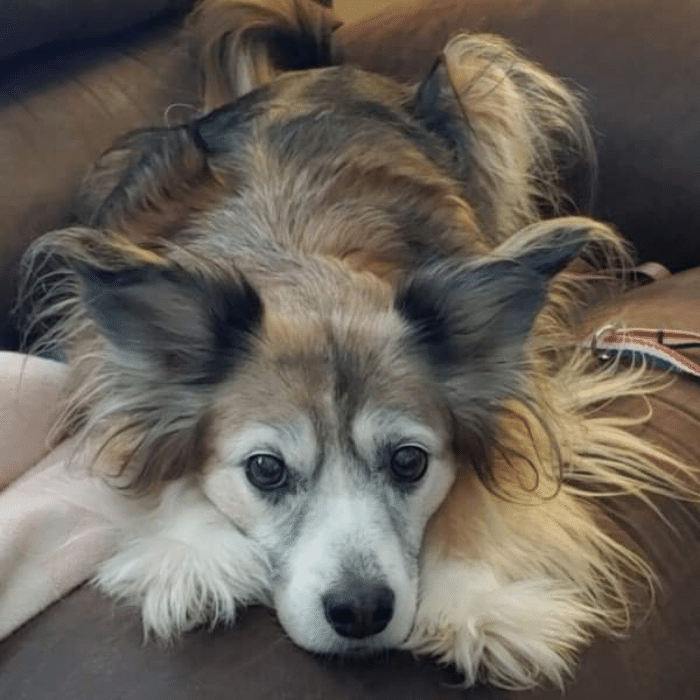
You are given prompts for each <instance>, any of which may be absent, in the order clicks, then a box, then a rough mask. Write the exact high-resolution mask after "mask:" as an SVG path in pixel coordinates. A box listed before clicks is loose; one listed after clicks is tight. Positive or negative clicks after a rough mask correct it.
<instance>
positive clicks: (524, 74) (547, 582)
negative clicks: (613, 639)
mask: <svg viewBox="0 0 700 700" xmlns="http://www.w3.org/2000/svg"><path fill="white" fill-rule="evenodd" d="M336 26H337V23H336V22H335V21H334V19H333V17H332V15H331V14H330V13H329V12H328V11H327V10H326V9H325V8H323V7H321V6H320V5H317V4H316V3H314V2H312V1H311V0H278V1H277V2H272V0H269V2H268V0H262V1H261V2H253V1H252V0H251V2H247V3H240V2H236V1H235V0H202V1H201V2H200V3H199V4H198V5H197V7H196V8H195V10H194V12H193V14H192V16H191V18H190V22H189V29H188V31H189V32H190V36H191V37H192V41H193V43H194V45H195V46H196V50H197V52H198V53H197V55H198V60H199V63H200V66H201V68H202V74H203V78H204V85H203V95H204V108H203V114H202V116H199V117H198V118H196V119H193V120H192V121H190V122H187V123H184V124H181V125H177V126H173V127H169V128H153V129H147V130H143V131H139V132H136V133H133V134H130V135H128V136H126V137H125V138H123V139H122V140H121V141H120V142H118V143H117V144H116V145H115V146H114V147H113V148H112V149H110V150H109V151H108V152H107V153H106V154H104V155H103V156H102V158H101V159H100V160H99V161H98V163H97V164H96V165H95V167H94V168H93V170H92V172H91V174H90V175H89V176H88V178H87V180H86V183H85V186H84V188H83V190H82V192H81V195H80V198H79V201H80V211H81V218H80V222H79V224H76V225H75V226H72V227H70V228H68V229H63V230H60V231H55V232H52V233H50V234H47V235H46V236H45V237H43V238H42V239H40V240H39V241H38V242H37V243H36V244H35V245H34V247H33V248H32V249H31V250H30V251H29V252H28V253H27V256H26V258H25V263H24V278H25V289H26V290H29V291H27V292H26V294H25V297H29V296H31V295H32V294H34V295H35V296H36V295H37V293H38V294H39V295H40V297H41V298H40V300H39V302H38V305H37V306H36V308H35V309H34V310H33V313H32V316H31V320H30V325H31V326H32V327H33V328H38V327H42V324H43V326H46V331H45V335H44V338H43V340H42V341H41V342H42V343H43V346H44V347H45V348H46V347H57V346H60V347H61V348H63V351H65V352H66V354H67V358H68V361H69V363H70V366H71V382H70V386H69V389H68V396H67V402H66V409H65V412H64V415H63V416H62V419H61V422H60V424H59V426H58V427H57V432H56V434H57V436H58V438H60V437H61V436H65V435H69V434H72V435H77V439H78V440H79V444H80V446H81V450H82V451H83V453H84V454H87V455H89V457H90V460H91V461H92V463H93V465H94V466H93V470H94V472H96V474H97V476H98V477H99V478H102V479H105V480H107V481H108V483H109V484H110V488H112V489H113V492H114V494H115V497H118V498H120V499H123V501H124V503H125V504H126V506H125V507H128V509H130V510H129V511H128V512H129V517H127V518H125V522H124V524H123V527H121V528H120V529H119V532H118V533H117V534H116V546H115V552H114V555H113V556H112V557H111V558H110V559H109V560H108V561H106V562H105V563H104V564H103V565H102V566H101V568H100V570H99V572H98V573H97V575H96V579H95V580H96V583H97V585H98V586H99V587H100V588H101V589H102V590H103V591H105V592H106V593H108V594H109V595H112V596H115V597H117V598H119V599H123V600H125V601H127V602H129V603H132V604H134V605H137V606H139V607H140V609H141V614H142V618H143V624H144V629H145V631H146V634H153V635H155V636H157V637H159V638H163V639H172V638H173V637H176V636H177V635H180V634H182V633H183V632H185V631H187V630H190V629H193V628H195V627H197V626H200V625H202V624H216V623H225V624H227V623H232V622H234V620H235V618H236V615H237V613H238V612H239V611H240V609H241V608H242V607H244V606H247V605H251V604H264V605H268V606H271V607H273V608H274V609H275V611H276V613H277V616H278V618H279V621H280V623H281V625H282V627H283V628H284V630H285V631H286V633H287V634H288V635H289V636H290V637H291V639H292V640H293V641H294V642H295V643H297V644H298V645H300V646H301V647H303V648H305V649H307V650H309V651H311V652H316V653H320V654H340V655H363V654H371V653H374V652H377V651H380V650H384V649H393V648H399V649H408V650H411V651H412V652H414V653H416V654H423V655H426V656H429V657H431V658H434V659H437V660H439V661H441V662H445V663H451V664H454V665H455V666H456V667H457V669H458V670H459V671H460V672H461V673H462V674H463V675H464V678H465V683H466V684H471V683H474V682H475V681H477V680H483V681H486V682H489V683H493V684H496V685H501V686H505V687H514V688H522V687H529V686H532V685H533V684H535V683H539V682H542V681H548V682H551V683H555V684H559V685H561V684H562V683H563V682H564V679H565V678H566V677H567V675H568V674H569V673H570V672H571V669H572V665H573V661H574V658H575V655H576V652H577V650H578V649H579V648H580V647H581V646H582V645H584V644H585V643H586V642H587V641H588V640H589V639H590V638H591V636H592V635H594V634H614V633H619V632H621V631H623V630H624V629H625V626H626V625H627V623H628V622H629V618H630V615H631V609H632V608H631V603H630V596H629V591H628V580H629V579H630V577H631V576H632V575H633V576H635V577H637V578H640V579H642V580H644V581H647V582H649V584H650V585H652V582H653V572H652V571H651V570H650V568H649V566H648V565H647V564H646V562H645V560H644V558H643V556H642V555H641V554H640V553H639V552H637V551H636V550H633V549H630V548H627V547H626V546H623V545H622V544H621V543H619V542H618V541H616V540H615V539H614V538H613V537H611V536H610V534H609V533H608V530H607V529H606V527H605V526H604V521H605V512H604V509H603V508H602V506H601V505H600V502H601V493H604V494H607V495H608V496H609V495H610V494H628V495H630V494H631V495H633V496H635V497H639V498H642V499H646V500H648V499H649V498H650V497H651V496H652V495H654V494H663V495H671V496H674V497H684V498H691V497H695V496H696V495H697V491H698V490H697V480H696V479H695V477H694V474H693V472H692V470H691V468H690V467H687V466H686V465H683V464H682V463H681V462H680V460H679V459H677V458H676V457H674V456H673V455H671V454H668V453H666V452H664V451H663V450H662V449H661V448H659V447H656V446H655V445H653V444H651V443H650V442H647V441H646V440H644V439H643V438H642V437H639V436H638V435H635V434H633V433H632V432H630V431H629V430H628V426H630V425H632V424H633V423H634V422H635V420H633V419H630V420H629V421H626V422H625V421H620V420H617V421H616V420H615V419H613V418H606V417H605V415H604V414H601V413H600V412H599V411H598V409H599V408H600V407H601V406H602V405H604V404H605V403H606V402H609V401H610V400H612V399H613V398H616V397H618V396H620V395H626V394H629V395H644V394H645V393H647V392H650V391H653V390H655V389H656V388H658V386H659V379H658V377H655V376H651V375H650V373H648V372H647V371H645V368H644V367H639V366H636V367H629V368H625V367H623V366H622V365H621V364H620V363H619V362H611V363H608V364H603V365H601V363H600V362H599V361H598V360H596V359H595V358H593V357H592V355H591V353H590V351H589V350H586V349H584V348H582V347H581V343H580V342H579V339H578V338H577V335H576V333H577V331H576V330H575V329H576V323H577V321H578V318H579V317H580V315H581V312H582V309H584V308H585V306H586V303H587V299H588V297H587V293H588V291H589V290H588V286H589V283H588V281H587V280H586V279H585V278H584V277H580V276H579V277H577V276H576V275H574V274H572V273H571V272H570V269H571V267H570V266H571V264H572V263H573V262H574V261H581V260H586V261H587V264H589V265H598V266H600V265H601V264H603V265H607V264H609V263H611V261H612V264H615V265H619V264H622V263H624V261H625V260H626V259H627V258H626V256H627V252H626V248H625V245H624V244H623V243H622V242H621V239H620V238H619V237H618V235H617V234H616V233H615V232H614V231H613V230H612V229H611V228H609V227H608V226H606V225H605V224H602V223H599V222H596V221H593V220H591V219H588V218H585V217H581V216H573V215H571V216H558V215H557V214H558V213H560V212H561V211H562V205H563V203H565V197H564V194H563V191H562V184H561V178H562V172H563V168H564V167H565V165H566V163H567V162H568V161H570V160H571V159H572V157H573V155H576V157H577V158H580V159H581V160H582V161H585V160H587V159H588V160H590V159H591V158H592V146H591V137H590V135H589V131H588V129H587V127H586V123H585V119H584V117H583V116H582V110H581V106H580V104H579V100H578V98H577V97H576V96H575V95H574V94H573V93H572V91H571V90H570V89H569V88H568V87H567V86H566V85H565V84H564V83H563V82H562V81H560V80H558V79H557V78H555V77H553V76H551V75H549V74H548V73H546V72H545V71H544V70H543V69H542V68H540V67H539V66H537V65H535V64H534V63H532V62H530V61H529V60H527V59H526V58H525V57H524V56H522V55H521V54H520V53H518V51H517V50H516V49H515V48H514V47H513V46H511V45H510V44H509V43H508V42H506V41H505V40H503V39H500V38H497V37H494V36H488V35H472V34H468V33H462V34H458V35H456V36H454V37H453V38H452V39H450V40H449V42H448V43H447V45H446V46H445V48H444V51H443V52H442V54H441V56H439V57H438V58H437V60H436V62H435V64H434V66H433V68H432V70H431V71H430V72H429V74H428V75H427V76H426V77H425V79H424V80H423V81H421V82H420V83H419V84H418V85H404V84H399V83H397V82H394V81H392V80H390V79H388V78H384V77H380V76H378V75H373V74H369V73H366V72H363V71H361V70H359V69H357V68H353V67H351V66H349V65H346V64H344V63H343V62H342V60H340V58H339V57H338V56H337V55H336V54H335V53H334V51H333V42H332V37H333V31H334V29H335V28H336ZM663 381H666V380H665V379H664V380H663ZM643 419H644V416H642V417H640V418H639V420H638V421H637V422H640V421H642V420H643Z"/></svg>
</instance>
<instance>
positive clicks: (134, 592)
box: [94, 486, 269, 639]
mask: <svg viewBox="0 0 700 700" xmlns="http://www.w3.org/2000/svg"><path fill="white" fill-rule="evenodd" d="M124 535H125V544H124V545H123V546H121V547H120V548H119V549H118V552H117V554H116V555H114V556H113V557H112V558H111V559H109V560H108V561H106V562H105V563H104V564H103V565H102V566H101V567H100V569H99V571H98V573H97V575H96V576H95V579H94V582H95V583H96V585H97V586H98V587H99V588H100V589H101V590H102V591H104V592H105V593H107V594H108V595H110V596H113V597H115V598H119V599H121V600H124V601H126V602H128V603H130V604H133V605H137V606H139V607H140V608H141V614H142V618H143V626H144V632H145V634H146V636H148V635H149V634H151V633H152V634H154V635H155V636H157V637H160V638H163V639H170V638H172V637H174V636H177V635H178V634H181V633H182V632H185V631H187V630H189V629H192V628H193V627H196V626H198V625H200V624H204V623H209V624H212V625H213V624H215V623H217V622H224V623H231V622H233V621H234V620H235V617H236V614H237V612H238V610H239V609H240V608H241V607H245V606H247V605H250V604H252V603H256V602H266V601H267V600H268V598H269V593H268V569H267V566H266V564H265V561H264V560H263V558H262V557H261V556H260V554H259V553H258V552H256V551H255V549H254V547H253V545H252V543H251V541H250V540H249V539H248V538H246V537H245V536H244V535H243V534H242V533H241V532H240V531H239V530H237V529H236V528H235V526H234V525H233V524H232V523H231V522H230V521H228V520H227V519H226V518H225V517H224V516H223V515H221V514H220V513H219V512H218V511H217V510H216V509H215V508H214V506H213V505H211V503H209V502H208V501H207V500H206V499H205V498H204V497H203V496H202V495H201V494H199V493H197V492H196V491H195V490H187V489H185V488H184V487H182V486H180V487H175V486H173V487H170V492H169V493H167V494H166V495H165V497H164V498H163V500H162V502H161V505H160V506H159V507H158V508H156V509H155V510H154V511H153V512H151V513H149V514H148V515H147V516H144V517H142V518H139V519H138V520H137V521H135V522H133V523H130V524H129V527H128V530H127V529H125V530H124Z"/></svg>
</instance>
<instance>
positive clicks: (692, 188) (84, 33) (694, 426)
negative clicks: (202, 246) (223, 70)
mask: <svg viewBox="0 0 700 700" xmlns="http://www.w3.org/2000/svg"><path fill="white" fill-rule="evenodd" d="M190 4H191V2H189V1H188V0H179V1H178V0H171V1H168V0H159V1H158V0H120V2H114V1H113V0H70V1H69V0H53V2H46V1H45V0H8V1H6V2H5V3H3V4H2V7H0V37H2V41H0V54H2V56H0V158H1V159H2V161H1V162H2V175H3V184H2V187H0V324H1V332H0V343H1V347H5V348H12V347H15V346H16V343H17V334H16V332H15V331H14V328H13V323H12V321H11V319H10V316H9V309H10V307H11V305H12V301H13V295H14V285H15V282H16V274H17V269H18V263H19V258H20V255H21V253H22V251H23V250H24V249H25V248H26V246H27V244H28V243H29V242H30V241H31V240H32V239H34V238H35V237H36V236H37V235H39V234H41V233H42V232H44V231H46V230H49V229H51V228H55V227H58V226H61V225H63V224H65V223H67V222H68V221H70V218H71V206H72V204H71V194H72V192H73V191H74V189H75V186H76V184H77V182H78V181H79V179H80V177H81V175H82V174H83V172H84V171H85V169H86V168H87V167H88V165H89V163H90V162H91V161H92V160H93V159H94V158H95V157H96V156H97V155H98V154H99V153H100V152H101V151H102V150H103V149H104V148H106V147H107V146H108V145H109V144H110V142H111V141H112V140H113V139H114V137H116V136H117V135H119V134H121V133H123V132H124V131H126V130H129V129H132V128H135V127H139V126H144V125H153V124H162V123H163V121H164V115H165V113H166V109H167V108H168V107H170V109H169V110H168V117H169V118H170V119H172V120H178V119H182V118H185V117H186V116H187V115H188V114H191V113H192V109H193V107H192V106H196V104H197V98H196V90H195V76H194V74H193V71H192V68H191V64H190V61H189V56H188V53H187V50H186V47H185V45H184V42H183V41H182V38H181V37H180V35H179V33H178V30H179V25H180V21H181V15H182V12H183V11H185V10H186V9H187V7H188V6H189V5H190ZM463 28H464V29H470V30H474V31H489V32H496V33H500V34H504V35H505V36H507V37H509V38H511V39H513V40H514V41H515V42H516V43H517V44H518V45H519V46H520V47H521V48H523V49H524V50H525V51H526V52H528V53H529V54H530V55H531V56H532V57H534V58H536V59H538V60H539V61H541V62H542V63H543V64H544V65H545V66H546V67H547V68H549V69H550V70H552V71H554V72H556V73H559V74H561V75H564V76H566V77H568V78H569V79H571V80H572V81H573V82H574V83H576V84H578V85H579V86H580V87H582V88H583V89H585V90H586V91H587V94H588V102H589V109H590V114H591V118H592V124H593V127H594V130H595V132H596V135H597V138H598V143H599V149H600V173H599V178H598V189H597V193H596V197H595V199H594V202H593V205H592V213H593V214H594V215H596V216H598V217H600V218H603V219H606V220H609V221H612V222H613V223H614V224H615V225H617V226H618V228H619V229H620V230H621V231H622V232H623V234H624V235H626V236H627V237H628V238H629V239H630V240H631V241H632V242H633V243H634V244H635V246H636V248H637V251H638V256H639V259H640V260H641V261H646V260H656V261H659V262H661V263H664V264H665V265H667V266H668V267H670V268H671V269H672V270H673V271H674V272H678V273H679V274H676V275H674V276H673V277H671V278H670V279H669V280H666V281H663V282H655V283H653V284H651V285H648V286H645V287H643V288H641V289H638V290H636V291H633V292H631V293H630V294H628V295H627V296H626V297H625V298H623V299H620V300H618V301H617V311H616V314H617V315H620V314H621V315H622V316H624V317H625V318H627V319H628V320H629V321H630V322H631V323H633V324H638V325H644V326H652V327H665V328H680V329H687V330H695V331H696V332H700V90H698V85H700V60H698V54H697V47H698V46H699V45H700V1H698V0H666V1H665V2H659V0H616V1H615V0H468V1H467V0H433V2H429V3H425V4H424V6H423V7H422V8H421V7H420V6H416V7H412V8H407V6H406V4H405V3H404V4H397V5H396V6H395V7H394V8H393V9H389V10H386V11H384V12H383V13H382V14H381V15H379V16H377V17H371V18H369V19H366V20H363V21H362V22H360V23H357V24H354V25H350V26H345V27H343V28H341V29H340V30H339V31H338V32H337V44H338V46H339V48H341V49H342V50H343V51H344V52H345V53H346V55H347V57H348V58H349V59H350V60H351V61H353V62H354V63H356V64H359V65H361V66H363V67H366V68H369V69H372V70H377V71H380V72H384V73H387V74H390V75H394V76H396V77H400V78H403V79H407V80H408V79H416V78H418V77H419V76H420V75H421V74H422V73H424V72H425V71H426V70H427V69H428V67H429V66H430V63H431V62H432V60H433V58H434V56H435V55H436V54H437V52H438V51H439V49H440V47H441V45H442V44H443V43H444V41H445V39H446V37H447V36H449V34H450V33H452V32H453V31H455V30H457V29H463ZM171 105H191V106H190V107H187V106H173V107H171ZM571 180H572V188H573V189H572V191H574V192H576V191H577V190H576V183H577V175H576V173H575V172H574V173H572V174H571ZM586 201H587V200H586V199H585V197H584V198H582V199H581V205H582V206H584V205H585V204H586ZM692 268H695V269H692ZM595 313H596V314H597V316H598V317H599V318H604V317H606V316H607V315H609V314H610V313H612V312H610V311H609V310H600V309H599V310H596V311H595ZM612 410H616V411H618V412H620V413H624V412H625V410H626V407H625V405H624V404H623V403H622V402H620V403H619V405H618V406H616V407H613V409H612ZM654 410H655V413H654V418H653V420H652V422H651V424H650V425H649V426H648V427H647V428H645V430H646V431H647V432H648V433H649V434H651V435H652V436H653V437H655V438H656V439H657V440H659V441H660V442H662V443H664V444H667V445H669V446H671V447H673V448H675V449H678V450H681V451H682V452H683V453H684V454H685V455H686V456H687V459H689V460H690V461H692V462H694V463H695V464H700V441H698V438H697V435H698V432H699V429H700V385H699V384H698V382H697V381H694V380H689V379H681V380H679V381H677V382H676V384H675V385H674V386H673V387H671V388H670V389H669V390H667V391H666V392H664V394H662V395H661V396H659V397H658V399H655V400H654ZM659 505H660V507H661V508H662V509H663V512H664V514H665V515H666V516H667V518H668V520H669V521H670V524H671V525H672V526H673V528H669V527H668V526H667V525H666V524H664V523H663V522H662V521H661V520H660V519H659V518H658V517H657V516H656V515H654V514H653V513H652V512H651V511H650V510H648V509H646V508H641V507H639V506H637V505H634V504H632V503H624V504H622V506H621V508H620V513H621V516H620V531H619V535H620V536H621V537H636V538H637V539H638V540H639V541H640V543H641V544H642V546H644V548H645V549H646V551H647V553H648V556H649V557H650V559H651V560H652V562H653V563H654V565H655V566H656V568H657V571H658V572H659V576H660V580H661V588H660V592H659V595H658V600H657V602H656V605H655V606H654V608H653V610H652V611H651V612H650V614H649V615H648V616H647V617H645V618H640V619H639V620H638V621H637V622H636V623H635V625H634V627H633V629H632V630H631V631H630V634H629V636H628V637H627V638H625V639H618V640H598V641H596V642H595V643H594V644H593V646H592V647H591V648H590V649H589V650H587V651H585V652H584V653H583V654H582V656H581V659H580V663H579V667H578V669H577V675H576V677H575V679H574V680H573V681H572V682H571V683H570V684H569V686H568V687H567V691H566V695H565V696H566V698H569V699H583V698H585V699H586V700H592V699H593V698H596V699H604V698H611V699H612V698H615V699H616V700H625V699H627V698H629V699H630V700H631V699H632V698H634V700H666V699H671V698H673V699H674V700H696V699H697V698H700V673H699V672H698V665H699V663H700V593H699V591H698V585H697V581H698V580H700V518H699V517H698V512H697V509H695V508H694V507H691V506H680V505H677V504H670V503H660V504H659ZM0 595H2V582H1V581H0ZM456 680H458V678H457V677H456V676H455V675H454V674H453V673H451V672H450V671H449V669H448V670H444V671H443V670H439V669H437V668H435V667H433V666H432V665H430V664H429V663H427V662H420V663H419V662H416V661H414V660H413V659H412V658H410V657H409V656H407V655H404V654H400V653H391V654H386V655H383V656H381V657H380V658H377V659H372V660H370V661H364V662H354V663H350V662H337V661H335V662H334V661H329V660H324V659H317V658H314V657H313V656H311V655H309V654H307V653H305V652H303V651H301V650H300V649H298V648H296V647H295V646H294V645H293V644H292V643H291V642H290V641H289V640H288V639H287V638H286V637H285V636H284V634H283V633H282V632H281V630H280V628H279V626H278V625H277V624H276V622H275V620H274V616H273V615H272V614H270V613H269V612H268V611H266V610H263V609H252V610H249V611H247V612H246V613H245V614H244V615H243V616H242V617H241V620H240V622H239V624H238V625H237V626H236V627H235V628H234V629H232V630H223V629H221V630H216V631H214V632H213V633H211V632H208V631H202V632H197V633H193V634H191V635H188V636H187V638H186V639H184V640H183V641H182V642H181V643H178V644H177V645H175V646H173V647H170V648H163V647H160V646H158V645H153V644H150V645H146V646H144V645H142V640H141V629H140V623H139V620H138V616H137V614H136V613H135V611H133V610H131V609H128V608H123V607H118V606H115V605H114V604H113V603H112V602H111V601H108V600H105V599H104V598H102V597H101V596H100V595H99V594H97V593H96V592H95V591H94V590H92V589H90V588H89V587H81V588H79V589H78V590H76V591H74V592H73V593H72V594H71V595H69V596H67V597H66V598H64V599H63V600H61V601H60V602H58V603H57V604H55V605H53V606H52V607H51V608H49V609H48V610H46V611H45V612H44V613H42V614H41V615H39V616H38V617H37V618H35V619H34V620H31V621H30V622H29V623H27V624H26V625H24V627H22V628H21V629H19V630H18V631H17V632H15V633H14V634H13V635H12V636H11V637H10V638H8V639H6V640H5V641H3V642H0V698H2V700H5V699H7V700H10V699H12V700H68V699H69V698H70V699H71V700H83V699H85V700H87V699H88V698H90V699H91V700H92V699H97V698H99V700H127V699H131V698H133V699H134V700H141V699H144V700H145V699H148V700H151V699H152V698H159V697H163V698H168V700H181V699H182V700H192V699H193V698H198V699H207V700H209V699H217V698H235V699H236V700H238V699H241V700H256V699H257V698H261V699H262V698H265V699H266V700H268V699H269V700H283V699H285V700H287V699H288V700H297V699H298V700H301V699H304V700H350V699H353V700H360V699H365V698H367V699H373V698H376V699H379V698H382V699H386V698H402V700H408V699H412V698H415V699H416V700H418V699H420V700H429V699H431V698H435V699H438V698H439V699H441V700H447V699H448V698H458V697H468V698H469V697H471V698H499V699H505V698H513V699H514V698H516V697H517V698H523V699H525V698H532V699H537V700H544V699H545V698H558V697H561V693H560V692H559V691H557V690H551V689H539V690H534V691H528V692H523V693H511V692H507V691H500V690H493V689H489V688H484V687H477V688H474V689H471V690H469V691H463V690H460V689H457V688H455V687H452V686H451V685H450V684H451V683H453V682H455V681H456Z"/></svg>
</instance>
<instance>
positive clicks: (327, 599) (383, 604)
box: [323, 581, 394, 639]
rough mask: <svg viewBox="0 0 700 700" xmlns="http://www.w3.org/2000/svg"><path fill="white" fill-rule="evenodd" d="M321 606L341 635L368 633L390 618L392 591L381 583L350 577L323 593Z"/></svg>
mask: <svg viewBox="0 0 700 700" xmlns="http://www.w3.org/2000/svg"><path fill="white" fill-rule="evenodd" d="M323 610H324V612H325V613H326V619H327V620H328V622H330V624H331V627H333V629H334V630H335V631H336V632H337V633H338V634H339V635H340V636H341V637H353V638H354V639H362V638H363V637H371V636H372V635H373V634H379V633H380V632H381V631H382V630H383V629H384V628H385V627H386V626H387V625H388V624H389V622H390V621H391V618H392V616H393V614H394V592H393V591H392V590H391V588H389V587H388V586H387V585H386V584H383V583H374V582H358V581H353V583H352V584H346V585H343V586H342V587H340V586H339V587H337V588H336V589H334V590H332V591H330V592H329V593H327V594H326V595H324V596H323Z"/></svg>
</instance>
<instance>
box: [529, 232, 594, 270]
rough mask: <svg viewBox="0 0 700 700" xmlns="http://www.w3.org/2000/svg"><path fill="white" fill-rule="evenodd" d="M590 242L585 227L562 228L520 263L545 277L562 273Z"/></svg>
mask: <svg viewBox="0 0 700 700" xmlns="http://www.w3.org/2000/svg"><path fill="white" fill-rule="evenodd" d="M589 242H590V236H589V233H588V231H587V230H586V229H585V228H583V227H574V228H562V229H560V230H559V231H557V232H555V233H554V234H552V236H551V237H549V238H547V240H546V244H545V245H541V246H536V247H535V248H534V249H533V250H532V251H531V252H529V253H526V254H525V255H524V256H523V257H522V258H520V262H521V263H523V264H524V265H526V266H527V267H529V268H530V269H531V270H533V271H535V272H537V273H539V274H540V275H543V276H545V277H553V276H554V275H556V274H558V273H559V272H561V271H562V270H563V269H564V268H565V267H566V266H567V265H568V264H569V263H570V262H571V261H572V260H574V258H576V257H577V256H578V255H579V254H580V253H581V251H582V250H583V249H584V248H585V247H586V245H587V244H588V243H589Z"/></svg>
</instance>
